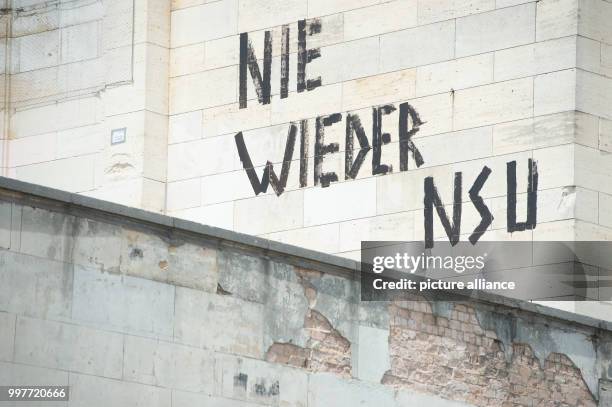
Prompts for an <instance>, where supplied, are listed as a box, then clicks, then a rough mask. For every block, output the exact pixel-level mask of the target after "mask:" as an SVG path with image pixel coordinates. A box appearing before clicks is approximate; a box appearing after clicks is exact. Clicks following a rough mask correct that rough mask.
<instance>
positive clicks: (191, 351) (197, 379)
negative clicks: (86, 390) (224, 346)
mask: <svg viewBox="0 0 612 407" xmlns="http://www.w3.org/2000/svg"><path fill="white" fill-rule="evenodd" d="M124 355H125V356H124V372H125V374H124V379H125V380H127V381H134V382H137V383H143V384H150V385H154V386H160V387H166V388H172V389H180V390H185V391H191V392H198V393H208V394H211V393H213V391H214V383H215V380H214V358H213V355H212V353H210V352H207V351H205V350H202V349H196V348H191V347H187V346H182V345H176V344H173V343H170V342H163V341H158V340H153V339H147V338H139V337H135V336H126V338H125V351H124Z"/></svg>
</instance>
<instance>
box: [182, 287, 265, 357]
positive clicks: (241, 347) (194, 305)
mask: <svg viewBox="0 0 612 407" xmlns="http://www.w3.org/2000/svg"><path fill="white" fill-rule="evenodd" d="M174 314H175V323H174V338H175V341H177V342H179V343H183V344H187V345H190V346H196V347H199V348H204V349H210V350H215V351H221V352H228V353H233V354H238V355H243V356H252V357H257V358H261V357H262V356H263V352H264V349H263V348H262V345H263V343H262V341H263V326H264V320H263V319H264V312H263V306H262V305H261V304H256V303H253V302H247V301H242V300H239V299H237V298H233V297H231V296H225V295H219V294H209V293H205V292H202V291H196V290H191V289H188V288H181V287H177V288H176V304H175V310H174ZM211 327H215V329H211Z"/></svg>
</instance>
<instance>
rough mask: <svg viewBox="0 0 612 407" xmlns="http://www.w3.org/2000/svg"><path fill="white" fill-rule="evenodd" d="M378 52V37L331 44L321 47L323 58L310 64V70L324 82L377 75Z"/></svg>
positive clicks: (311, 74) (312, 74)
mask: <svg viewBox="0 0 612 407" xmlns="http://www.w3.org/2000/svg"><path fill="white" fill-rule="evenodd" d="M378 54H379V40H378V37H370V38H364V39H358V40H354V41H349V42H343V43H340V44H336V45H330V46H327V47H324V48H322V49H321V58H318V59H315V60H314V61H312V62H311V63H310V64H309V65H308V72H309V75H310V76H312V77H317V76H321V80H322V82H323V84H330V83H337V82H343V81H349V80H352V79H356V78H363V77H367V76H372V75H376V74H377V73H378V66H379V61H378ZM290 85H291V84H290Z"/></svg>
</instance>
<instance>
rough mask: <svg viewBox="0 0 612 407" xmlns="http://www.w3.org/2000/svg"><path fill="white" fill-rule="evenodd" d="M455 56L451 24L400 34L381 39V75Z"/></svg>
mask: <svg viewBox="0 0 612 407" xmlns="http://www.w3.org/2000/svg"><path fill="white" fill-rule="evenodd" d="M454 54H455V24H454V22H452V21H448V22H441V23H436V24H431V25H425V26H421V27H416V28H411V29H407V30H403V31H397V32H393V33H389V34H384V35H381V36H380V61H381V64H380V67H381V71H382V72H389V71H396V70H399V69H404V68H412V67H415V66H420V65H425V64H431V63H435V62H440V61H446V60H450V59H453V58H454Z"/></svg>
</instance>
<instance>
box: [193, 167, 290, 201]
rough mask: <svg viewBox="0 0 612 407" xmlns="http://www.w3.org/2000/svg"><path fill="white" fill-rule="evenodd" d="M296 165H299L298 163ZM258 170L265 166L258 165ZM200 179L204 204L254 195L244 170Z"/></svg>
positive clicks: (260, 171)
mask: <svg viewBox="0 0 612 407" xmlns="http://www.w3.org/2000/svg"><path fill="white" fill-rule="evenodd" d="M295 165H296V167H297V164H295ZM256 171H257V172H258V174H261V173H262V172H263V168H261V167H257V168H256ZM294 173H295V172H294ZM198 181H199V182H200V184H201V194H200V196H201V198H200V199H201V201H202V205H204V206H206V205H212V204H217V203H221V202H229V201H235V200H238V199H245V198H251V197H253V196H254V192H253V187H252V186H251V183H250V182H249V178H248V176H247V174H246V172H245V171H244V170H238V171H232V172H224V173H222V174H216V175H209V176H206V177H202V178H200V179H199V180H198ZM292 189H295V188H292ZM268 193H270V194H272V193H274V192H273V191H271V190H270V191H268Z"/></svg>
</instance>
